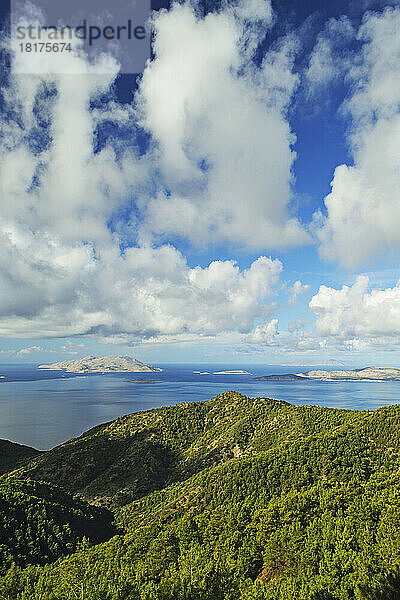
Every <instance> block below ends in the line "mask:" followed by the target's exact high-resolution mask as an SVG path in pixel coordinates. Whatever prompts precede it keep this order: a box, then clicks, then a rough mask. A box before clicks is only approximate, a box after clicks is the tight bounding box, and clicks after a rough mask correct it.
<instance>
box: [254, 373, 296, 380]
mask: <svg viewBox="0 0 400 600" xmlns="http://www.w3.org/2000/svg"><path fill="white" fill-rule="evenodd" d="M304 379H305V377H304V375H293V374H292V373H282V374H281V375H263V376H262V377H254V378H253V379H252V381H298V380H300V381H304Z"/></svg>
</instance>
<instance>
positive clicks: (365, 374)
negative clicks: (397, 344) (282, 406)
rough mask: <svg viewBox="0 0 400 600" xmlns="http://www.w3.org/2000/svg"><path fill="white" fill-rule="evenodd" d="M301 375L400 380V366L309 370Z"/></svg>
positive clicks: (354, 379)
mask: <svg viewBox="0 0 400 600" xmlns="http://www.w3.org/2000/svg"><path fill="white" fill-rule="evenodd" d="M299 375H302V376H303V377H307V378H308V379H320V380H322V381H400V368H397V367H364V368H363V369H347V370H344V371H308V373H304V374H299Z"/></svg>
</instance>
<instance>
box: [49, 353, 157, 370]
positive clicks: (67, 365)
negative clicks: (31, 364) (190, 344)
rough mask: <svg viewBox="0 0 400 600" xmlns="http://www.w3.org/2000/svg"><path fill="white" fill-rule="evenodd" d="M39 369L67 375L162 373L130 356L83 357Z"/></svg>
mask: <svg viewBox="0 0 400 600" xmlns="http://www.w3.org/2000/svg"><path fill="white" fill-rule="evenodd" d="M38 368H39V369H48V370H50V371H62V370H64V371H66V372H67V373H134V372H142V373H144V372H156V371H162V369H159V368H157V367H152V366H150V365H146V364H144V363H142V362H140V360H136V358H133V357H132V356H104V357H101V358H98V357H97V356H85V357H84V358H77V359H75V360H65V361H62V362H57V363H53V364H52V365H39V367H38Z"/></svg>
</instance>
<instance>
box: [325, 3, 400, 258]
mask: <svg viewBox="0 0 400 600" xmlns="http://www.w3.org/2000/svg"><path fill="white" fill-rule="evenodd" d="M399 29H400V9H399V8H398V7H397V8H387V9H386V10H385V11H383V12H382V13H381V14H375V13H367V15H366V17H365V19H364V22H363V24H362V26H361V28H360V30H359V33H358V39H359V40H360V42H361V43H362V50H361V54H360V56H359V57H358V61H354V63H353V65H352V67H351V69H350V71H349V77H350V79H351V81H352V86H353V93H352V95H351V97H350V99H349V100H348V102H347V103H346V105H345V107H344V108H345V110H346V111H347V113H348V114H349V115H350V116H351V119H352V132H351V137H350V148H351V152H352V155H353V159H354V162H353V164H342V165H340V166H338V167H337V168H336V170H335V174H334V178H333V181H332V191H331V193H330V194H329V195H328V196H327V197H326V198H325V206H326V210H327V216H326V217H325V218H323V217H321V215H319V216H318V217H317V222H318V223H319V225H320V229H319V234H318V235H319V237H320V240H321V254H322V256H323V257H325V258H328V259H331V260H338V261H339V262H340V263H342V264H343V265H345V266H346V267H349V268H355V267H356V266H357V265H358V264H360V263H361V262H363V261H367V260H370V259H375V258H376V257H381V256H382V255H383V253H384V252H385V251H386V252H387V251H388V250H390V249H396V250H397V251H398V250H399V249H400V228H399V227H398V224H399V222H400V113H399V105H400V36H399Z"/></svg>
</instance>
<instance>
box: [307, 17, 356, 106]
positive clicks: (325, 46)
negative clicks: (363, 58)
mask: <svg viewBox="0 0 400 600" xmlns="http://www.w3.org/2000/svg"><path fill="white" fill-rule="evenodd" d="M354 35H355V32H354V29H353V26H352V24H351V22H350V20H349V18H348V17H346V16H341V17H339V18H337V19H336V18H332V19H329V21H328V22H327V24H326V25H325V28H324V30H323V31H321V33H320V34H319V35H318V38H317V43H316V44H315V46H314V48H313V51H312V53H311V56H310V60H309V64H308V69H307V70H306V71H305V74H304V76H305V80H306V83H307V85H308V89H309V91H310V92H311V93H312V94H314V93H320V92H321V87H323V86H327V85H328V84H329V83H331V82H332V81H334V80H336V79H337V78H338V77H340V76H341V75H343V74H344V73H345V71H346V68H347V67H348V64H349V56H348V55H347V52H348V44H349V41H350V40H351V39H352V38H354Z"/></svg>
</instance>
